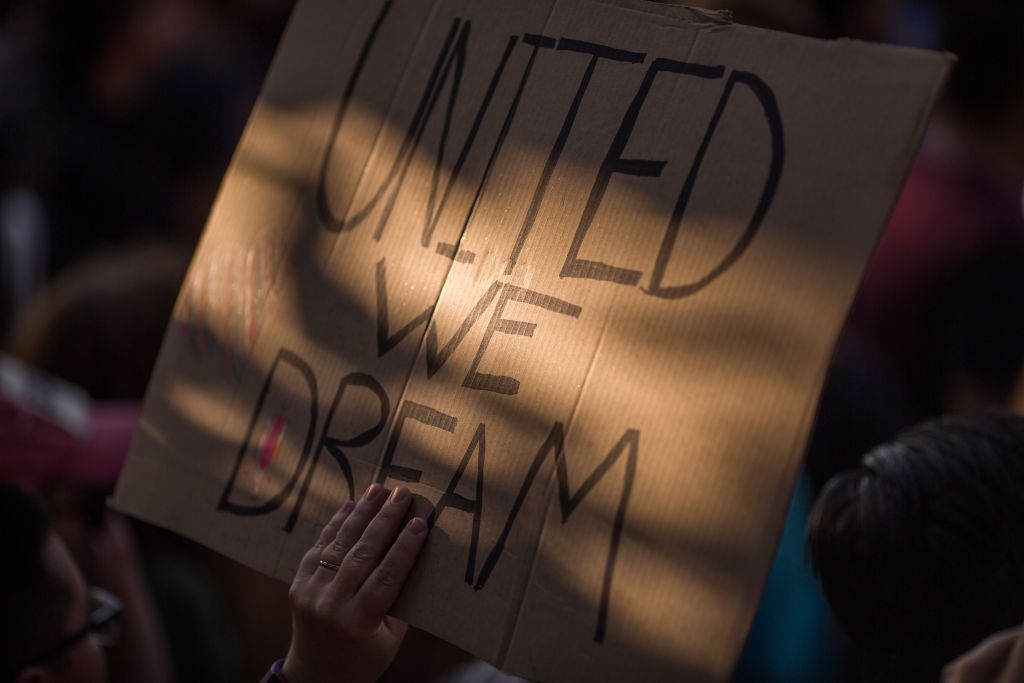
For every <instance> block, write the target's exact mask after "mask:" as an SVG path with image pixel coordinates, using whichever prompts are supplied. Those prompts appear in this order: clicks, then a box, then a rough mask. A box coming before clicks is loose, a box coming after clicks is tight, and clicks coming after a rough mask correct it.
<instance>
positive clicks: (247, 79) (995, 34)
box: [0, 0, 1024, 683]
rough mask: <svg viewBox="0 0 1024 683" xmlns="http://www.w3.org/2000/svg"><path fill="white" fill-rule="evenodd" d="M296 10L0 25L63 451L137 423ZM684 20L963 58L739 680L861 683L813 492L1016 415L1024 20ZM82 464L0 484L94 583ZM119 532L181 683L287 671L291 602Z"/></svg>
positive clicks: (10, 175) (18, 189) (183, 9)
mask: <svg viewBox="0 0 1024 683" xmlns="http://www.w3.org/2000/svg"><path fill="white" fill-rule="evenodd" d="M511 1H514V0H511ZM291 4H292V3H291V2H289V1H288V0H21V1H19V0H2V1H0V339H2V342H0V343H2V350H3V352H4V353H5V354H7V357H8V358H17V359H20V360H21V361H23V362H24V363H26V364H27V365H28V366H30V367H34V368H36V369H39V370H41V371H44V372H45V373H47V374H48V376H51V377H53V378H57V379H59V380H63V381H65V382H67V383H68V385H67V386H65V385H61V384H53V383H46V385H45V388H46V391H52V392H53V393H54V395H55V396H57V397H56V398H54V397H53V396H50V397H47V398H45V400H44V401H43V403H45V404H47V406H48V410H49V412H50V413H52V415H51V418H52V419H51V422H53V423H55V424H57V427H58V429H57V431H58V432H62V433H63V432H67V433H72V434H74V433H75V428H74V425H73V424H71V423H74V422H75V410H77V409H79V408H81V406H83V405H85V406H89V407H88V408H85V410H87V411H89V414H90V416H91V421H92V423H94V424H93V425H92V427H93V428H94V429H100V430H102V428H104V427H105V428H108V429H110V430H111V431H112V432H116V426H117V424H118V423H119V422H118V421H128V422H129V423H130V421H131V420H132V419H133V416H134V415H135V414H137V410H138V405H139V402H140V401H141V399H142V397H143V393H144V391H145V387H146V382H147V379H148V377H149V374H150V371H151V369H152V366H153V363H154V361H155V358H156V355H157V352H158V350H159V346H160V342H161V339H162V336H163V332H164V328H165V326H166V324H167V321H168V318H169V316H170V313H171V309H172V307H173V304H174V299H175V297H176V295H177V291H178V288H179V286H180V284H181V281H182V280H183V278H184V274H185V270H186V268H187V266H188V261H189V258H190V255H191V252H192V249H193V248H194V246H195V244H196V242H197V240H198V237H199V235H200V233H201V230H202V227H203V224H204V222H205V219H206V216H207V214H208V212H209V209H210V205H211V203H212V201H213V198H214V196H215V193H216V191H217V187H218V184H219V182H220V179H221V178H222V176H223V174H224V172H225V170H226V167H227V164H228V162H229V160H230V156H231V153H232V151H233V149H234V147H235V145H236V143H237V141H238V139H239V136H240V134H241V131H242V128H243V126H244V124H245V121H246V118H247V116H248V113H249V110H250V108H251V107H252V105H253V103H254V101H255V99H256V97H257V95H258V92H259V87H260V84H261V81H262V78H263V76H264V74H265V72H266V69H267V67H268V65H269V63H270V60H271V58H272V56H273V53H274V49H275V47H276V44H277V41H278V39H279V37H280V34H281V32H282V30H283V28H284V25H285V23H286V21H287V17H288V14H289V11H290V9H291ZM690 4H694V5H701V6H705V7H715V8H728V9H731V10H732V11H733V14H734V17H735V19H736V21H738V22H740V23H746V24H754V25H759V26H764V27H768V28H775V29H781V30H786V31H791V32H796V33H802V34H806V35H811V36H818V37H827V38H833V37H843V36H848V37H851V38H856V39H865V40H872V41H881V42H888V43H896V44H901V45H911V46H916V47H927V48H935V49H945V50H949V51H951V52H954V53H956V54H957V55H958V56H959V63H958V65H957V67H956V69H955V72H954V74H953V77H952V80H951V82H950V85H949V88H948V91H947V93H946V95H945V97H944V99H943V101H942V103H941V105H940V109H939V111H938V113H937V114H936V116H935V119H934V121H933V124H932V126H931V129H930V130H929V132H928V134H927V137H926V141H925V144H924V147H923V149H922V151H921V153H920V156H919V158H918V160H917V162H916V163H915V165H914V168H913V170H912V172H911V175H910V178H909V181H908V184H907V186H906V189H905V190H904V192H903V195H902V197H901V199H900V200H899V203H898V205H897V207H896V209H895V212H894V214H893V216H892V219H891V223H890V225H889V227H888V229H887V231H886V233H885V235H884V237H883V239H882V241H881V243H880V245H879V248H878V251H877V253H876V256H875V257H874V260H873V261H872V264H871V266H870V268H869V271H868V274H867V276H866V278H865V282H864V286H863V289H862V291H861V294H860V296H859V298H858V300H857V302H856V304H855V306H854V309H853V312H852V314H851V317H850V320H849V323H848V325H847V327H846V329H845V331H844V334H843V337H842V340H841V342H840V345H839V348H838V350H837V352H836V355H835V360H834V364H833V368H832V372H831V374H830V377H829V379H828V381H827V385H826V388H825V391H824V394H823V396H822V402H821V408H820V412H819V416H818V420H817V424H816V427H815V431H814V433H813V435H812V438H811V441H810V445H809V447H808V453H807V466H806V469H805V473H804V475H803V477H802V478H801V481H800V484H799V485H798V487H797V490H796V492H795V495H794V499H793V504H792V509H791V512H790V518H789V520H788V522H787V526H786V531H785V535H784V537H783V542H782V545H781V547H780V550H779V553H778V556H777V559H776V564H775V567H774V569H773V571H772V575H771V577H770V579H769V583H768V589H767V591H766V593H765V597H764V599H763V602H762V605H761V609H760V611H759V614H758V617H757V620H756V621H755V625H754V628H753V631H752V634H751V637H750V640H749V642H748V645H747V649H746V652H745V654H744V657H743V660H742V662H741V664H740V667H739V670H738V671H737V674H736V680H737V681H762V682H768V683H770V682H772V681H788V682H794V683H799V682H801V681H824V680H836V681H846V680H857V676H858V672H857V665H856V662H854V661H853V659H852V658H851V656H850V655H849V648H848V646H847V644H846V643H844V641H843V638H842V636H841V635H840V633H839V631H838V630H837V629H836V628H835V626H834V625H833V624H832V622H831V618H830V616H829V612H828V608H827V605H826V603H825V602H824V599H823V597H822V595H821V591H820V588H819V587H818V584H817V582H816V580H815V577H814V576H813V574H812V572H811V571H810V568H809V566H808V563H807V561H806V551H805V544H804V540H803V539H804V536H803V531H804V527H805V525H806V520H807V514H808V510H809V508H810V505H811V503H812V501H813V499H814V497H815V495H816V493H817V491H818V490H820V487H821V486H822V484H823V483H824V482H825V481H826V480H827V479H828V478H829V477H831V476H832V475H833V474H835V473H837V472H839V471H841V470H843V469H846V468H848V467H851V466H855V465H856V464H857V462H858V461H859V459H860V456H861V455H862V454H863V453H864V452H866V451H867V450H868V449H869V448H870V447H872V446H873V445H875V444H877V443H880V442H882V441H885V440H888V439H891V438H892V437H893V436H894V435H895V434H896V433H897V432H898V431H899V430H901V429H902V428H904V427H906V426H908V425H911V424H914V423H916V422H918V421H919V420H921V419H923V418H925V417H928V416H931V415H938V414H945V413H960V412H967V411H973V410H977V409H979V408H988V407H1000V408H1007V409H1016V410H1019V409H1020V408H1021V406H1022V405H1024V400H1022V399H1024V396H1021V394H1022V393H1024V392H1022V391H1021V390H1022V387H1021V386H1018V376H1019V374H1020V369H1021V360H1022V358H1024V315H1022V313H1024V206H1022V195H1024V192H1022V190H1024V3H1021V2H1020V1H1019V0H972V1H971V2H966V1H965V0H761V1H758V0H735V1H729V0H723V1H722V2H718V0H714V1H712V0H704V1H698V0H694V1H693V2H691V3H690ZM822 228H823V229H827V226H822ZM10 372H15V374H16V371H13V370H11V371H9V373H8V374H10ZM0 374H3V373H0ZM48 382H49V381H48ZM3 384H4V381H2V378H0V385H3ZM72 386H73V387H75V388H74V389H73V388H71V387H72ZM83 392H84V393H83ZM85 397H88V400H89V401H92V402H93V403H86V402H85V401H86V398H85ZM7 400H10V399H7ZM69 406H70V407H69ZM44 412H46V411H44ZM17 419H23V418H22V417H21V416H20V415H19V414H18V409H17V406H15V407H10V406H6V407H3V408H2V409H0V432H3V430H4V425H5V424H10V421H11V420H17ZM62 420H64V422H67V423H68V424H64V422H62ZM5 421H6V422H5ZM68 425H71V426H68ZM97 425H98V426H97ZM55 433H56V432H55ZM54 438H55V439H57V440H55V441H54V442H53V443H55V444H62V443H64V442H62V441H59V439H58V438H57V437H56V436H55V437H54ZM95 442H96V439H95V438H93V442H91V443H90V446H89V447H90V448H91V449H93V451H94V452H96V453H97V455H96V464H95V465H94V466H92V467H86V468H84V469H83V468H74V469H73V468H67V467H62V466H61V465H60V462H61V461H60V458H59V457H55V458H53V459H51V460H49V461H46V462H47V463H50V464H48V465H45V466H44V465H40V464H39V463H40V462H43V461H42V460H39V461H36V462H35V463H29V464H26V463H24V462H17V461H15V460H10V459H7V458H6V455H4V454H0V478H2V479H11V478H13V479H18V480H20V481H24V482H25V483H28V484H30V485H32V486H33V487H35V488H36V489H37V490H39V491H40V492H42V493H43V494H44V496H45V498H46V500H47V502H48V504H49V506H50V510H51V514H52V515H53V517H54V519H55V522H56V526H57V528H58V530H59V531H60V533H61V535H62V536H63V537H64V538H65V539H66V540H67V542H68V544H69V546H70V547H71V548H72V549H74V550H75V551H76V555H77V557H78V559H79V562H80V564H81V565H82V566H83V567H84V568H85V570H86V572H87V573H89V572H90V569H91V568H96V569H95V571H97V572H98V571H99V568H100V567H101V566H102V564H103V562H102V558H96V557H91V556H90V553H91V552H92V551H91V550H90V549H91V548H94V544H91V543H90V538H92V537H93V536H94V535H97V534H100V533H101V532H102V530H103V529H104V528H105V527H106V525H107V524H108V522H109V520H107V515H108V513H106V512H105V511H104V501H105V497H106V496H107V495H108V494H109V493H110V491H111V490H112V486H113V483H114V481H115V479H116V474H117V463H118V456H117V454H118V453H120V455H121V457H123V450H124V445H123V444H122V443H121V442H120V441H118V440H117V439H116V438H112V439H108V440H107V441H106V442H103V443H95ZM55 449H57V448H56V447H55ZM57 450H59V449H57ZM132 532H133V538H134V539H135V541H134V543H135V545H136V546H137V547H136V551H134V554H133V555H132V557H133V558H134V559H133V561H135V562H137V563H138V565H139V570H140V571H141V572H143V574H144V575H145V577H146V579H147V581H148V583H149V585H150V587H151V588H152V589H153V593H154V595H155V597H156V602H157V608H158V612H159V614H160V618H161V620H162V624H163V628H164V629H165V630H166V632H167V634H168V636H169V642H170V646H171V656H172V659H173V662H174V666H175V676H176V680H179V681H182V682H183V683H200V682H205V681H222V682H226V683H230V682H232V681H255V680H259V678H260V676H261V675H262V674H263V672H265V671H266V669H267V667H268V665H269V664H270V662H271V661H273V660H274V659H276V658H278V657H280V656H282V655H283V654H284V652H285V651H286V649H287V645H288V637H289V628H290V626H289V615H288V607H287V600H286V586H285V585H283V584H280V583H277V582H275V581H272V580H270V579H267V578H265V577H262V576H260V575H257V574H255V573H253V572H250V571H248V570H245V569H243V568H240V567H238V566H236V565H234V564H233V563H231V562H229V561H227V560H225V559H223V558H221V557H219V556H218V555H216V554H215V553H212V552H209V551H206V550H205V549H203V548H200V547H198V546H195V545H194V544H191V543H189V542H187V541H185V540H183V539H181V538H178V537H175V536H173V535H171V534H168V533H165V532H162V531H160V530H158V529H155V528H152V527H148V526H146V525H144V524H141V523H136V522H132ZM465 658H466V656H465V655H464V654H463V653H461V652H459V651H458V650H455V649H454V648H452V647H450V646H447V645H444V644H443V643H440V642H438V641H436V640H435V639H433V638H431V637H429V636H427V635H426V634H422V633H416V632H414V633H413V634H412V636H411V637H410V638H409V639H408V641H407V643H406V645H405V646H404V649H403V651H402V653H401V654H400V656H399V661H398V662H397V664H396V666H395V667H394V668H393V669H392V671H391V672H390V673H389V674H388V679H387V680H439V679H440V677H442V676H443V675H444V673H445V672H446V671H447V670H449V669H450V668H451V667H452V666H454V665H456V664H457V663H458V662H460V661H462V660H463V659H465Z"/></svg>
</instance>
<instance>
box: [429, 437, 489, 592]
mask: <svg viewBox="0 0 1024 683" xmlns="http://www.w3.org/2000/svg"><path fill="white" fill-rule="evenodd" d="M485 431H486V430H485V427H484V424H483V423H482V422H481V423H480V426H479V427H477V428H476V433H475V434H474V435H473V440H472V441H470V442H469V448H467V449H466V454H465V455H463V456H462V462H460V463H459V467H458V469H456V470H455V474H454V475H453V476H452V479H451V481H450V482H448V488H447V489H445V492H444V495H443V496H441V500H440V501H438V503H437V506H436V507H435V508H434V510H433V511H432V512H431V513H430V517H429V518H427V525H428V526H430V528H433V527H434V524H436V523H437V519H438V518H439V517H440V516H441V513H442V512H444V511H445V508H447V507H449V506H451V507H453V508H455V509H456V510H462V511H463V512H471V513H473V535H472V538H471V539H470V542H469V558H468V559H467V560H466V583H467V584H469V585H471V586H472V585H473V574H474V573H475V572H476V550H477V547H478V546H479V545H480V518H481V516H482V514H483V506H484V450H485V446H486V439H485V438H484V434H485ZM474 453H477V461H476V463H477V464H476V498H475V499H473V500H470V499H468V498H466V497H465V496H461V495H459V494H458V493H456V492H455V491H456V490H457V489H458V487H459V482H460V481H461V480H462V476H463V474H465V472H466V466H467V465H469V461H470V459H471V458H472V457H473V454H474Z"/></svg>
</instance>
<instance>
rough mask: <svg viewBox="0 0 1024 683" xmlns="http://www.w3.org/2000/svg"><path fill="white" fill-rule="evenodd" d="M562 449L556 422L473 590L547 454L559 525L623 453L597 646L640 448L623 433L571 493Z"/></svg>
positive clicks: (635, 436)
mask: <svg viewBox="0 0 1024 683" xmlns="http://www.w3.org/2000/svg"><path fill="white" fill-rule="evenodd" d="M564 447H565V434H564V428H563V427H562V424H561V423H560V422H556V423H555V424H554V426H553V427H552V428H551V432H550V434H548V438H547V439H546V440H545V441H544V443H543V445H541V447H540V450H539V451H537V455H536V456H534V458H533V462H532V463H531V464H530V469H529V470H528V471H527V473H526V478H525V479H524V480H523V485H522V486H521V487H520V489H519V493H518V494H517V495H516V499H515V502H514V503H513V504H512V509H511V511H509V514H508V518H507V519H506V520H505V526H504V528H502V530H501V535H500V536H499V537H498V541H497V543H495V545H494V548H492V549H491V552H490V554H489V555H488V556H487V560H486V561H485V562H484V565H483V567H482V568H481V569H480V574H479V575H478V576H477V580H476V584H475V585H474V589H475V590H480V589H482V588H483V587H484V586H485V585H486V584H487V579H488V577H490V575H491V572H492V571H494V567H495V565H497V563H498V560H500V559H501V555H502V553H503V552H504V550H505V544H506V543H507V542H508V538H509V535H510V534H511V533H512V526H513V525H514V524H515V521H516V517H517V516H518V515H519V511H520V509H522V507H523V503H524V502H525V501H526V496H527V494H528V493H529V492H530V488H531V487H532V486H533V482H534V480H535V479H536V478H537V475H538V474H539V473H540V469H541V466H542V465H543V464H544V461H545V459H546V458H547V456H548V454H549V453H554V458H555V461H556V467H555V473H556V477H557V479H558V505H559V508H560V510H561V513H562V523H563V524H565V523H566V522H568V521H569V519H570V517H572V513H573V512H574V511H575V510H576V508H577V507H579V505H580V503H582V502H583V500H584V499H585V498H586V497H587V495H588V494H589V493H590V492H591V491H592V490H593V489H594V487H596V486H597V484H598V483H599V482H600V481H601V480H602V479H603V478H604V477H605V476H607V474H608V472H609V471H611V469H612V467H614V466H615V463H616V462H617V461H618V460H619V458H620V457H621V456H622V454H623V453H626V466H625V473H624V476H623V480H622V494H621V495H620V496H619V506H618V508H617V509H616V511H615V521H614V523H613V525H612V537H611V541H610V543H609V546H608V556H607V561H606V562H605V571H604V580H603V582H602V587H601V598H600V602H599V603H598V610H597V626H596V628H595V630H594V640H595V641H597V642H599V643H600V642H604V638H605V634H606V632H607V627H608V606H609V603H610V601H611V587H612V581H613V579H614V576H615V560H616V557H617V556H618V552H619V543H620V542H621V539H622V532H623V529H624V527H625V522H626V509H627V507H628V506H629V498H630V495H631V493H632V491H633V481H634V480H635V478H636V467H637V459H638V457H639V448H640V432H639V431H637V430H635V429H629V430H627V431H626V432H625V433H624V434H623V435H622V438H620V439H619V441H618V443H616V444H615V446H614V447H612V449H611V451H609V453H608V455H607V456H605V459H604V460H602V461H601V463H600V464H598V466H597V467H595V468H594V470H593V472H591V473H590V476H588V477H587V478H586V480H584V482H583V483H582V484H581V485H580V487H579V488H578V489H577V490H576V492H575V493H573V492H572V491H571V487H570V486H569V472H568V469H567V466H566V464H565V458H566V455H565V453H564V452H563V451H564Z"/></svg>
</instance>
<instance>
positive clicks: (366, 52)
mask: <svg viewBox="0 0 1024 683" xmlns="http://www.w3.org/2000/svg"><path fill="white" fill-rule="evenodd" d="M391 4H392V2H391V0H388V1H387V2H385V3H384V6H383V7H381V10H380V14H378V15H377V20H376V21H375V22H374V23H373V27H372V28H371V29H370V33H369V35H367V37H366V41H365V42H364V43H363V48H362V50H360V52H359V58H358V59H357V60H356V65H355V68H354V69H353V70H352V75H351V76H350V77H349V80H348V84H346V85H345V91H344V92H343V93H342V95H341V102H340V103H339V104H338V111H337V112H335V114H334V123H333V124H332V125H331V137H330V138H329V139H328V141H327V149H326V150H325V151H324V158H323V161H322V162H321V164H320V178H319V181H318V182H317V185H316V207H317V213H319V215H320V223H321V224H323V226H324V227H325V228H327V229H328V230H330V231H331V232H339V231H340V230H341V229H342V227H343V225H344V217H343V216H336V215H335V214H334V211H333V210H332V209H331V203H330V200H329V199H328V197H327V170H328V169H329V168H330V165H331V157H332V156H333V153H334V146H335V143H336V142H337V140H338V133H339V131H340V130H341V124H342V122H343V121H344V120H345V112H347V111H348V106H349V104H350V103H351V102H352V93H353V92H354V91H355V89H356V85H357V84H358V83H359V78H360V77H361V76H362V74H363V68H364V67H365V66H366V60H367V58H368V57H369V56H370V50H371V49H373V44H374V42H376V40H377V34H378V33H379V32H380V27H381V25H382V24H383V23H384V19H385V18H386V17H387V15H388V12H389V11H390V10H391ZM352 189H353V191H354V190H355V188H352Z"/></svg>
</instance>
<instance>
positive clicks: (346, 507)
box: [339, 500, 356, 515]
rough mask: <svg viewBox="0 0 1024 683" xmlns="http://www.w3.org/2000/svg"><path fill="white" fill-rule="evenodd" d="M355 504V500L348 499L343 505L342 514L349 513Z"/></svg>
mask: <svg viewBox="0 0 1024 683" xmlns="http://www.w3.org/2000/svg"><path fill="white" fill-rule="evenodd" d="M355 506H356V502H355V501H354V500H346V501H345V503H344V505H342V506H341V510H340V511H339V512H341V514H343V515H347V514H348V513H350V512H352V508H354V507H355Z"/></svg>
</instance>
